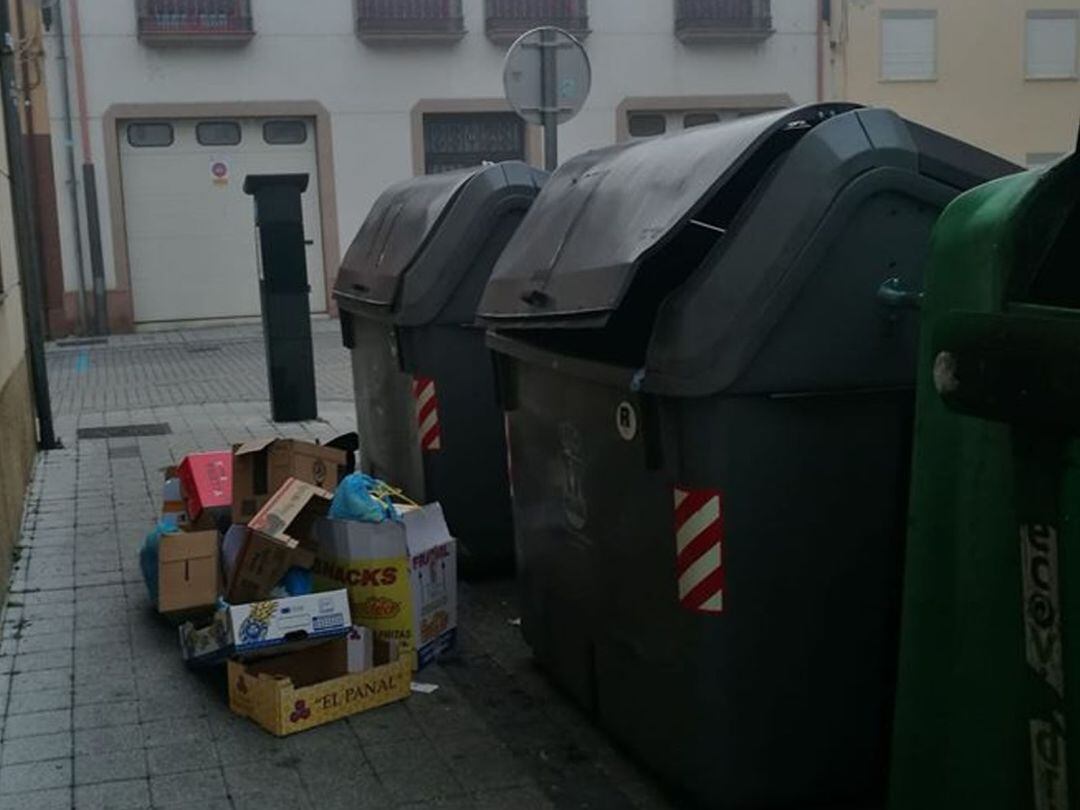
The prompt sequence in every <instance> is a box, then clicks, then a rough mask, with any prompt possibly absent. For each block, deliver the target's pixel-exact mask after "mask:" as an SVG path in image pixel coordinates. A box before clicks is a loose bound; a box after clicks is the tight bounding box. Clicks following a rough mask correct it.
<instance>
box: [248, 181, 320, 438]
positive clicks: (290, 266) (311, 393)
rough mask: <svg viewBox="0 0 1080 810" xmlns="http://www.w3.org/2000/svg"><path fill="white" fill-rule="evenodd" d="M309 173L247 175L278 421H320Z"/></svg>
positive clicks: (272, 402) (272, 404)
mask: <svg viewBox="0 0 1080 810" xmlns="http://www.w3.org/2000/svg"><path fill="white" fill-rule="evenodd" d="M307 184H308V176H307V175H306V174H249V175H248V176H247V177H246V178H244V193H245V194H250V195H252V196H253V197H254V198H255V227H256V228H257V229H258V237H257V239H256V246H257V249H258V263H259V295H260V299H261V302H262V320H263V339H264V341H265V343H266V369H267V374H268V376H269V383H270V411H271V415H272V418H273V420H274V421H275V422H300V421H303V420H307V419H317V418H318V416H319V414H318V403H317V401H316V397H315V358H314V355H313V353H312V348H311V308H310V306H309V303H308V293H309V292H310V288H309V287H308V278H307V257H306V251H305V241H304V217H303V211H302V209H301V206H300V195H301V194H302V193H303V192H304V190H305V189H307Z"/></svg>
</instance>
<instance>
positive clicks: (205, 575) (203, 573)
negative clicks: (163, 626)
mask: <svg viewBox="0 0 1080 810" xmlns="http://www.w3.org/2000/svg"><path fill="white" fill-rule="evenodd" d="M220 593H221V565H220V562H219V540H218V533H217V532H216V531H212V532H179V533H177V534H166V535H164V536H162V538H161V542H160V543H159V544H158V612H159V613H164V614H166V615H169V616H173V617H179V616H182V615H185V614H190V613H197V612H210V611H212V610H213V609H214V606H215V605H216V604H217V599H218V596H219V595H220Z"/></svg>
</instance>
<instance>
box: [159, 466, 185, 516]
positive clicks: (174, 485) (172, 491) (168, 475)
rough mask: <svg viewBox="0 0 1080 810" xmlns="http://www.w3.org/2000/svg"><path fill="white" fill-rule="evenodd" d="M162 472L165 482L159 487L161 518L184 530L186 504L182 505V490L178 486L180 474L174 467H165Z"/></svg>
mask: <svg viewBox="0 0 1080 810" xmlns="http://www.w3.org/2000/svg"><path fill="white" fill-rule="evenodd" d="M162 472H163V473H164V475H165V481H164V483H163V484H162V485H161V518H162V520H169V519H171V520H172V521H173V522H174V523H175V524H176V525H177V526H178V527H180V528H186V527H187V525H188V514H187V504H185V503H184V488H183V487H182V486H181V485H180V472H179V470H178V469H177V468H176V467H166V468H165V469H164V470H163V471H162Z"/></svg>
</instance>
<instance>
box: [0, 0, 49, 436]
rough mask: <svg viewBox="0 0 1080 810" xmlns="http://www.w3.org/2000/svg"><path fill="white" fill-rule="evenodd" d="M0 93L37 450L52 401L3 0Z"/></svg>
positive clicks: (8, 26)
mask: <svg viewBox="0 0 1080 810" xmlns="http://www.w3.org/2000/svg"><path fill="white" fill-rule="evenodd" d="M0 94H2V96H3V105H4V134H5V135H6V136H7V153H8V165H9V167H10V171H11V173H10V181H11V197H12V200H11V202H12V206H13V207H14V209H15V210H14V216H15V241H16V249H17V251H18V255H19V270H20V277H21V278H22V287H23V308H24V310H25V314H26V342H27V355H28V359H29V361H30V380H31V382H32V384H33V386H34V406H35V410H36V411H37V422H38V446H39V447H41V448H42V449H43V450H52V449H54V448H56V447H59V446H60V445H59V443H58V442H57V441H56V433H55V431H54V429H53V421H52V403H51V401H50V399H49V378H48V370H47V367H46V365H45V323H44V320H45V318H44V315H43V311H44V310H43V307H42V300H41V265H40V262H39V261H38V253H37V240H35V239H34V231H33V223H32V220H31V206H32V203H31V200H30V195H29V193H28V191H29V184H28V183H29V178H28V176H27V172H26V163H25V162H24V161H23V154H22V153H23V150H22V129H21V127H20V126H19V110H18V107H17V105H16V101H15V99H16V92H15V66H14V59H13V51H12V38H11V18H10V13H9V9H8V4H7V2H0Z"/></svg>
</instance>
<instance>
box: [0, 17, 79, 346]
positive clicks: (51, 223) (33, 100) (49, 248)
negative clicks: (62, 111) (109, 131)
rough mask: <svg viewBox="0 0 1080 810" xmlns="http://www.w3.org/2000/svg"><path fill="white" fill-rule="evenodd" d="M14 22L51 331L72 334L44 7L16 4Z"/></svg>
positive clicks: (26, 155)
mask: <svg viewBox="0 0 1080 810" xmlns="http://www.w3.org/2000/svg"><path fill="white" fill-rule="evenodd" d="M8 6H9V9H10V19H11V24H12V26H13V29H14V31H13V33H14V35H15V38H16V40H17V42H18V43H19V44H18V46H17V48H16V58H15V71H16V75H17V87H18V91H19V94H20V100H21V101H22V103H21V104H20V125H21V129H22V131H23V133H24V135H23V144H22V147H23V155H24V159H25V160H26V162H27V168H28V169H29V171H30V176H31V178H32V181H31V182H32V183H33V186H34V214H35V217H34V219H35V226H36V233H35V238H36V239H37V243H38V256H39V258H40V261H41V275H42V292H43V294H44V297H45V322H46V328H47V329H48V330H49V333H50V334H52V335H62V334H65V333H66V331H67V318H66V316H65V313H64V275H63V273H64V271H63V265H62V260H61V255H60V227H59V222H58V221H57V211H56V196H57V187H56V174H55V172H54V170H53V145H52V135H51V132H50V121H49V99H48V93H47V92H46V86H45V75H44V72H43V69H42V68H43V63H42V60H43V57H44V53H43V51H42V34H43V33H44V27H43V25H42V19H41V9H40V8H38V6H37V5H35V3H34V2H32V0H10V2H9V4H8Z"/></svg>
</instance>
